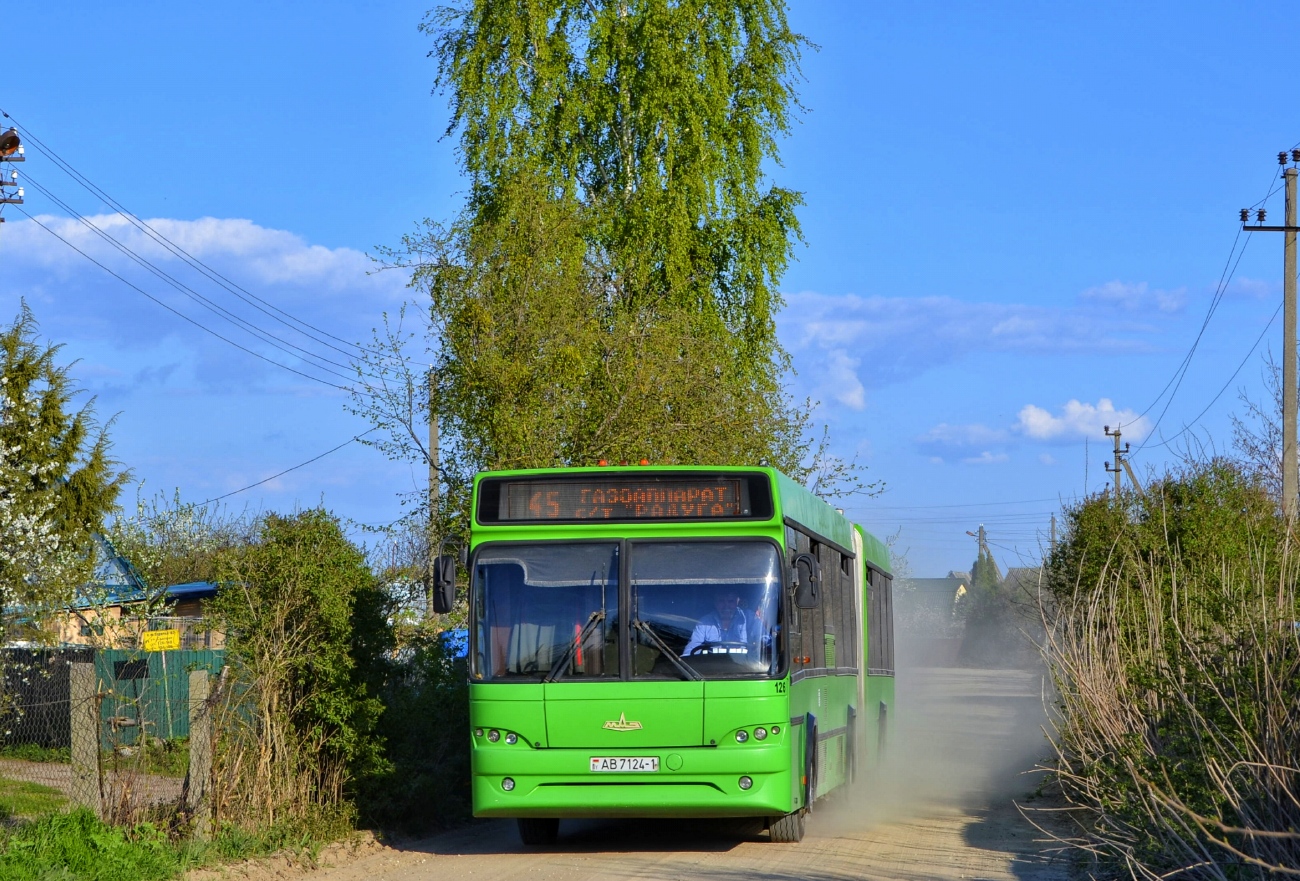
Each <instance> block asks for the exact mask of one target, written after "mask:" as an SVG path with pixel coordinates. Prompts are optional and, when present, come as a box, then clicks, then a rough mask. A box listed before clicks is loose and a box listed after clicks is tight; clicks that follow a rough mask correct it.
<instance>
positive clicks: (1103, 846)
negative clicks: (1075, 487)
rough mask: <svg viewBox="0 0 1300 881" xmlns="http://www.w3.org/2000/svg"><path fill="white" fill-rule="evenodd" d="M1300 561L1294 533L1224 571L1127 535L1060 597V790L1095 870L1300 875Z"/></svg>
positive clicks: (1050, 639) (1055, 637)
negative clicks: (1091, 575)
mask: <svg viewBox="0 0 1300 881" xmlns="http://www.w3.org/2000/svg"><path fill="white" fill-rule="evenodd" d="M1211 538H1213V537H1212V536H1211ZM1296 551H1297V549H1296V547H1295V544H1294V540H1293V538H1292V537H1290V536H1285V537H1284V538H1283V539H1282V540H1281V542H1280V543H1279V542H1277V541H1275V540H1274V539H1264V540H1258V541H1255V542H1253V544H1252V545H1251V547H1249V549H1248V551H1247V552H1246V553H1244V554H1242V553H1235V554H1233V555H1231V556H1228V555H1225V556H1223V557H1221V558H1220V559H1219V560H1218V561H1217V562H1214V561H1213V560H1212V558H1209V557H1207V556H1206V555H1204V554H1201V555H1198V556H1197V557H1196V558H1194V559H1193V558H1191V557H1190V555H1186V554H1184V553H1183V552H1182V551H1181V550H1180V546H1179V544H1178V543H1177V542H1172V543H1166V544H1165V546H1164V547H1162V548H1158V549H1157V550H1156V551H1155V552H1153V551H1152V549H1151V548H1150V547H1149V546H1147V547H1145V548H1143V547H1141V546H1140V545H1139V544H1135V543H1133V542H1127V541H1124V540H1123V539H1122V538H1121V539H1119V540H1116V541H1115V542H1114V544H1113V545H1112V546H1111V548H1110V550H1109V553H1108V556H1107V557H1106V559H1105V561H1104V564H1103V565H1102V566H1101V568H1100V576H1099V577H1097V578H1096V583H1095V584H1091V585H1079V586H1078V587H1079V588H1080V589H1078V590H1075V591H1074V592H1073V594H1072V596H1070V597H1069V598H1068V599H1062V600H1059V604H1058V605H1057V607H1056V609H1055V610H1054V613H1053V614H1052V615H1051V616H1050V621H1049V622H1048V623H1049V626H1048V628H1047V638H1046V643H1045V646H1044V653H1045V655H1046V657H1047V660H1048V662H1049V663H1050V666H1051V668H1052V670H1053V672H1054V675H1055V679H1056V685H1057V689H1058V692H1059V701H1060V706H1059V709H1060V711H1061V713H1060V721H1059V723H1058V729H1057V732H1056V734H1057V737H1056V739H1055V740H1056V746H1057V749H1058V753H1059V755H1058V771H1059V779H1060V782H1061V786H1062V789H1063V791H1064V793H1065V795H1066V797H1067V798H1068V800H1069V801H1070V802H1071V803H1072V804H1073V805H1074V806H1075V807H1076V808H1077V809H1078V813H1079V814H1081V815H1082V817H1083V822H1082V824H1081V837H1080V839H1079V841H1077V842H1076V843H1077V844H1079V845H1081V846H1082V847H1083V848H1085V849H1086V850H1087V851H1090V852H1091V853H1092V854H1093V855H1094V856H1095V857H1097V863H1096V864H1095V867H1094V868H1095V869H1099V870H1101V871H1102V872H1103V873H1106V872H1109V873H1111V874H1116V875H1122V874H1127V875H1129V876H1131V877H1134V878H1143V879H1156V878H1162V879H1163V878H1188V879H1201V878H1206V879H1224V881H1227V879H1234V881H1236V879H1245V878H1265V877H1282V876H1296V875H1300V768H1298V766H1300V632H1298V630H1297V621H1300V609H1298V608H1297V599H1298V597H1297V590H1296V576H1297V574H1300V572H1298V571H1297V570H1298V568H1300V557H1298V555H1297V552H1296Z"/></svg>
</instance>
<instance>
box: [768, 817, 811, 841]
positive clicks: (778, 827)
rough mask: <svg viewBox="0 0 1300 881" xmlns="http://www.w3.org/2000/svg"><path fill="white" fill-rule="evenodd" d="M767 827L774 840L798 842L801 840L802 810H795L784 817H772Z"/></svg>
mask: <svg viewBox="0 0 1300 881" xmlns="http://www.w3.org/2000/svg"><path fill="white" fill-rule="evenodd" d="M767 829H768V835H770V836H771V839H772V841H774V842H781V843H787V844H798V843H799V842H801V841H803V830H804V812H803V811H795V812H793V813H790V814H786V815H785V816H784V817H773V818H772V819H771V821H770V822H769V824H768V827H767Z"/></svg>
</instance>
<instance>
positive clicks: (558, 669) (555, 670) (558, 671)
mask: <svg viewBox="0 0 1300 881" xmlns="http://www.w3.org/2000/svg"><path fill="white" fill-rule="evenodd" d="M604 620H605V610H604V609H597V610H596V611H594V612H592V613H591V617H589V618H588V619H587V623H586V624H584V625H582V629H581V630H579V631H578V635H577V636H576V637H575V638H574V640H573V642H571V643H569V647H568V648H567V649H565V650H564V654H563V655H561V656H560V663H558V664H556V665H555V666H554V667H552V668H551V672H550V673H547V674H546V675H545V676H543V677H542V681H543V682H554V681H555V680H557V679H559V678H560V677H561V676H563V675H564V674H565V673H566V672H567V671H568V669H569V665H570V664H572V663H573V658H574V656H575V655H576V654H577V652H578V646H580V645H582V644H583V643H584V642H586V641H587V637H588V636H589V635H591V631H592V628H593V627H595V626H596V625H597V624H599V623H600V622H601V621H604Z"/></svg>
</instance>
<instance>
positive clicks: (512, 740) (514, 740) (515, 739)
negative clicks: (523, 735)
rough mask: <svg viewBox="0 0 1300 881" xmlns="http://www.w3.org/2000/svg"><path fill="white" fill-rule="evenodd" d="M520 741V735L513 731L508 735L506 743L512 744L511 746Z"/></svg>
mask: <svg viewBox="0 0 1300 881" xmlns="http://www.w3.org/2000/svg"><path fill="white" fill-rule="evenodd" d="M518 742H519V735H518V734H515V733H514V732H513V731H511V732H510V733H509V734H507V735H506V743H508V744H510V745H511V746H514V745H515V744H516V743H518Z"/></svg>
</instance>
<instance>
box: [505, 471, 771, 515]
mask: <svg viewBox="0 0 1300 881" xmlns="http://www.w3.org/2000/svg"><path fill="white" fill-rule="evenodd" d="M754 484H758V486H757V487H756V488H757V490H758V491H757V492H753V491H751V487H753V485H754ZM754 497H757V498H754ZM752 502H758V504H757V505H754V504H752ZM756 507H757V508H758V510H755V508H756ZM771 507H772V504H771V493H770V491H769V490H768V487H767V478H766V477H765V476H763V475H749V474H721V475H709V474H701V475H699V476H696V475H676V474H673V475H664V476H656V477H648V476H646V477H643V476H640V475H609V476H603V475H592V474H580V475H579V474H575V475H571V476H563V477H545V478H518V479H512V478H489V479H485V480H483V481H482V482H481V483H480V485H479V522H481V523H505V522H518V521H539V520H540V521H584V520H600V521H629V520H752V519H755V518H756V517H757V518H761V519H768V518H770V517H771V516H772V511H771Z"/></svg>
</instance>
